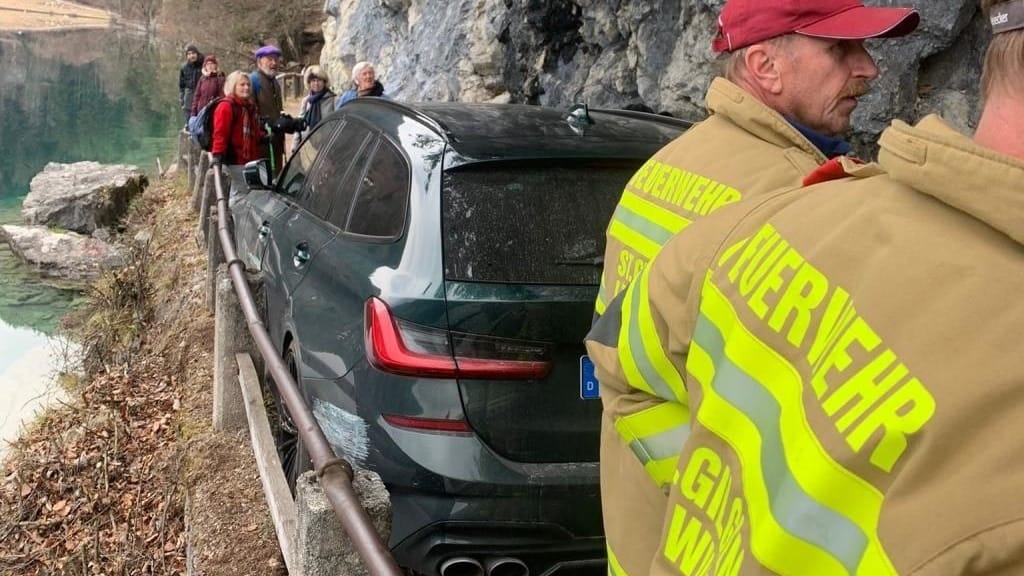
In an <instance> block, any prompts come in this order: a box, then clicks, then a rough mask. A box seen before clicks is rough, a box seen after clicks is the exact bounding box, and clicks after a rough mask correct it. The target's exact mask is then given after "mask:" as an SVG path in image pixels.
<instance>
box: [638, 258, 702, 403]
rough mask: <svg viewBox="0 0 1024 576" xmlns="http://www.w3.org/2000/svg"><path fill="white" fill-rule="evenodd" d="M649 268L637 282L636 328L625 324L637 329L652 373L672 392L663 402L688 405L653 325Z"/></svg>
mask: <svg viewBox="0 0 1024 576" xmlns="http://www.w3.org/2000/svg"><path fill="white" fill-rule="evenodd" d="M649 281H650V267H647V268H644V271H643V273H642V274H641V276H640V279H639V280H638V282H639V283H640V294H639V295H638V296H637V297H638V298H639V299H640V301H639V302H638V303H637V304H639V307H640V309H639V312H640V313H639V314H637V315H636V317H634V319H633V320H634V322H636V323H637V326H635V327H634V326H633V325H632V324H625V326H627V327H628V328H627V329H629V330H633V329H638V330H639V331H640V335H641V338H642V340H643V344H644V350H646V352H647V359H648V361H649V362H650V364H651V366H652V367H653V368H654V371H655V372H657V374H658V376H659V377H660V379H661V381H662V382H664V383H665V386H667V387H668V389H669V390H670V391H671V392H672V397H668V398H665V400H675V401H677V402H680V403H682V404H687V405H688V404H689V397H688V396H687V395H686V385H685V384H684V383H683V375H682V374H680V373H679V371H678V370H676V367H675V366H674V365H673V364H672V361H671V360H669V359H668V354H667V353H665V348H664V346H662V343H661V338H659V337H658V329H657V327H655V325H654V314H653V313H652V312H651V300H650V290H649V285H650V282H649Z"/></svg>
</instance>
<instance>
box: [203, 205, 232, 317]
mask: <svg viewBox="0 0 1024 576" xmlns="http://www.w3.org/2000/svg"><path fill="white" fill-rule="evenodd" d="M206 230H207V232H206V306H207V307H208V308H209V309H210V312H212V313H214V314H217V313H219V311H218V310H217V306H218V303H219V301H218V298H217V286H218V284H217V283H218V282H219V276H220V268H221V266H222V265H223V264H224V247H223V246H221V245H220V237H218V236H217V208H213V209H211V210H210V216H209V218H208V219H207V223H206ZM239 313H241V311H239Z"/></svg>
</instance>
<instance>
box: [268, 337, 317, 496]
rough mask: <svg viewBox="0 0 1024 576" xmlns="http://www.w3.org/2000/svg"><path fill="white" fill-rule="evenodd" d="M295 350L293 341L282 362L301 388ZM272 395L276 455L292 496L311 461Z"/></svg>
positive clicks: (282, 409)
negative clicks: (274, 416)
mask: <svg viewBox="0 0 1024 576" xmlns="http://www.w3.org/2000/svg"><path fill="white" fill-rule="evenodd" d="M295 352H296V351H295V343H294V342H293V343H291V344H290V345H289V346H288V350H287V351H286V352H285V355H284V363H285V366H287V367H288V373H289V374H291V376H292V379H293V380H295V382H296V383H297V384H298V385H299V389H300V390H301V389H302V375H301V374H299V367H298V362H296V359H295ZM273 397H274V402H275V404H276V406H275V408H276V409H277V410H276V412H277V422H276V424H277V425H276V426H275V428H276V436H277V437H276V438H275V441H276V443H277V455H278V457H279V458H280V459H281V468H282V470H283V471H284V477H285V479H286V480H287V481H288V489H289V490H290V491H291V493H292V496H294V495H295V483H296V481H297V480H298V478H299V476H302V474H303V472H307V471H309V470H312V469H313V462H312V461H311V460H310V459H309V454H308V453H307V452H306V447H305V445H304V444H303V442H302V438H300V437H299V433H298V430H297V429H296V427H295V423H294V422H292V418H291V415H289V414H288V410H287V408H285V406H284V405H283V403H282V402H281V400H280V394H273Z"/></svg>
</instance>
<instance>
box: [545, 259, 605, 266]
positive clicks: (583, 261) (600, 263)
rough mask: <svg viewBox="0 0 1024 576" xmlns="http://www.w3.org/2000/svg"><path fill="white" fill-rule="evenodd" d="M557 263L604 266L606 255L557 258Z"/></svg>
mask: <svg viewBox="0 0 1024 576" xmlns="http://www.w3.org/2000/svg"><path fill="white" fill-rule="evenodd" d="M555 264H558V265H559V266H594V267H600V266H604V256H595V257H593V258H582V259H580V260H555Z"/></svg>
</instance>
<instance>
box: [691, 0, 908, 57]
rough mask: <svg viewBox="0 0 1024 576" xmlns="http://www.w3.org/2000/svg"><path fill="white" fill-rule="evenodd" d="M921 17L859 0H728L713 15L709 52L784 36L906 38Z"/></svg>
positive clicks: (858, 38) (900, 9) (904, 9)
mask: <svg viewBox="0 0 1024 576" xmlns="http://www.w3.org/2000/svg"><path fill="white" fill-rule="evenodd" d="M920 21H921V16H920V15H919V14H918V13H917V11H916V10H914V9H913V8H878V7H868V6H865V5H864V4H863V3H862V2H860V0H728V2H726V4H725V7H724V8H722V13H721V14H720V15H719V16H718V36H716V37H715V39H714V40H712V41H711V49H712V50H714V51H715V52H732V51H733V50H739V49H740V48H745V47H747V46H750V45H751V44H756V43H758V42H762V41H764V40H768V39H769V38H775V37H776V36H782V35H784V34H794V33H795V34H801V35H803V36H812V37H814V38H830V39H836V40H864V39H867V38H895V37H897V36H906V35H907V34H910V33H911V32H913V31H914V29H915V28H917V25H918V24H919V23H920Z"/></svg>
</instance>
